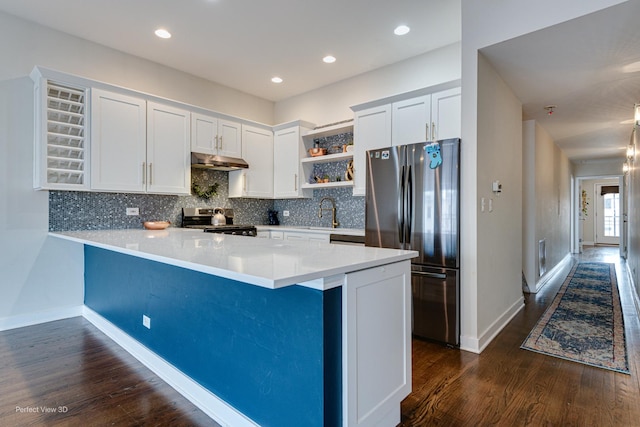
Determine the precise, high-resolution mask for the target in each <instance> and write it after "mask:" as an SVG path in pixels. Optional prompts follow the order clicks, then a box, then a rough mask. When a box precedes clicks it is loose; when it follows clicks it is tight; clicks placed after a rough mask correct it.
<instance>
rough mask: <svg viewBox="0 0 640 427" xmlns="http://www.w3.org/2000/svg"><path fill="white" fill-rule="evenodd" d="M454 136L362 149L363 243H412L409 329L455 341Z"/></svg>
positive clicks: (457, 176)
mask: <svg viewBox="0 0 640 427" xmlns="http://www.w3.org/2000/svg"><path fill="white" fill-rule="evenodd" d="M459 160H460V140H459V139H457V138H455V139H446V140H442V141H437V142H424V143H418V144H411V145H403V146H397V147H387V148H380V149H375V150H370V151H368V152H367V171H366V176H367V184H366V185H367V191H366V208H365V216H366V219H365V227H366V233H365V245H366V246H376V247H382V248H398V249H409V250H415V251H418V252H419V253H420V255H419V256H418V257H417V258H414V259H412V260H411V263H412V264H411V288H412V293H413V334H414V335H416V336H419V337H423V338H428V339H432V340H436V341H440V342H444V343H447V344H450V345H453V346H459V345H460V304H459V298H460V297H459V294H460V283H459V268H460V261H459V255H458V246H459V241H460V240H459V235H458V230H459V228H460V214H459V213H460V191H459V182H460V170H459V163H460V162H459Z"/></svg>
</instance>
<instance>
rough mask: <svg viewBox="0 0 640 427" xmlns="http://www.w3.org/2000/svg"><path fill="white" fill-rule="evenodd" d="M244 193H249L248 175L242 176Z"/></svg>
mask: <svg viewBox="0 0 640 427" xmlns="http://www.w3.org/2000/svg"><path fill="white" fill-rule="evenodd" d="M242 191H244V192H245V193H246V192H247V174H246V173H243V174H242Z"/></svg>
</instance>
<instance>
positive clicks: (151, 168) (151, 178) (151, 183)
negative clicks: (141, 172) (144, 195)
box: [149, 163, 153, 185]
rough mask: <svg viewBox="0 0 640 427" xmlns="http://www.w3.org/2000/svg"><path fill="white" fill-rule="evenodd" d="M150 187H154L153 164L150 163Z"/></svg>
mask: <svg viewBox="0 0 640 427" xmlns="http://www.w3.org/2000/svg"><path fill="white" fill-rule="evenodd" d="M149 185H153V163H149Z"/></svg>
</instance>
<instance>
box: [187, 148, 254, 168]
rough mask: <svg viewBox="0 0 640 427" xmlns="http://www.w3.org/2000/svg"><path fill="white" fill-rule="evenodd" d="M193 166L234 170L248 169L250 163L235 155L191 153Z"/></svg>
mask: <svg viewBox="0 0 640 427" xmlns="http://www.w3.org/2000/svg"><path fill="white" fill-rule="evenodd" d="M191 167H192V168H202V169H214V170H219V171H233V170H238V169H247V168H248V167H249V164H248V163H247V162H245V161H244V160H242V159H238V158H235V157H225V156H218V155H214V154H202V153H193V152H192V153H191Z"/></svg>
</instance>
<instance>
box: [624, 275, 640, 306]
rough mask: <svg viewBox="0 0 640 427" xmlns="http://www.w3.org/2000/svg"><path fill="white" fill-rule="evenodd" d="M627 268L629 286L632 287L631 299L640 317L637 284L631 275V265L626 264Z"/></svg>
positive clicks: (639, 297)
mask: <svg viewBox="0 0 640 427" xmlns="http://www.w3.org/2000/svg"><path fill="white" fill-rule="evenodd" d="M625 265H626V266H627V278H628V279H629V286H630V287H631V297H632V298H633V306H634V307H635V308H636V315H637V316H638V317H640V296H638V292H637V291H636V284H635V282H634V281H633V275H632V274H631V270H629V268H630V267H629V264H628V263H625Z"/></svg>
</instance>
